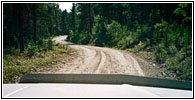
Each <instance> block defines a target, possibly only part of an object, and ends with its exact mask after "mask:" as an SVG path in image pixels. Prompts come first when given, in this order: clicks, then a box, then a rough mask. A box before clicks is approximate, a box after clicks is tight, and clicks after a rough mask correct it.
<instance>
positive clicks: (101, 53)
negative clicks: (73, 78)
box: [53, 36, 145, 76]
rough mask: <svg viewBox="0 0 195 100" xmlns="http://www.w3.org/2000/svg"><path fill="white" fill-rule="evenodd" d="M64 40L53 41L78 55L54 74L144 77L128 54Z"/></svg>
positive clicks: (54, 39)
mask: <svg viewBox="0 0 195 100" xmlns="http://www.w3.org/2000/svg"><path fill="white" fill-rule="evenodd" d="M66 38H67V36H59V37H55V38H53V41H55V42H56V43H60V44H65V45H69V46H70V47H71V48H73V49H75V50H77V51H78V55H77V57H76V58H75V59H74V60H72V61H71V62H68V63H66V64H63V65H60V66H61V67H60V69H59V70H58V71H56V73H85V74H101V73H104V74H129V75H137V76H145V75H144V73H143V71H142V69H141V68H140V66H139V64H138V62H137V60H136V59H134V57H132V56H131V55H130V54H129V53H125V52H121V51H119V50H115V49H111V48H103V47H95V46H87V45H75V44H72V43H69V42H66V41H65V40H66ZM70 44H72V45H70Z"/></svg>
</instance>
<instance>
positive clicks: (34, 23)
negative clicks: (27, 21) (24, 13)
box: [33, 4, 37, 45]
mask: <svg viewBox="0 0 195 100" xmlns="http://www.w3.org/2000/svg"><path fill="white" fill-rule="evenodd" d="M36 27H37V15H36V4H33V28H34V29H33V31H34V38H33V40H34V44H35V45H36V41H37V34H36V32H37V29H36Z"/></svg>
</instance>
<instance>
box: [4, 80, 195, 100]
mask: <svg viewBox="0 0 195 100" xmlns="http://www.w3.org/2000/svg"><path fill="white" fill-rule="evenodd" d="M107 97H108V98H117V97H119V98H131V97H132V98H147V97H149V98H151V97H154V98H164V97H165V98H166V97H173V98H177V97H178V98H181V97H185V98H192V91H191V90H180V89H169V88H157V87H145V86H134V85H129V84H122V85H111V84H70V83H66V84H63V83H57V84H56V83H55V84H54V83H53V84H47V83H44V84H3V98H107Z"/></svg>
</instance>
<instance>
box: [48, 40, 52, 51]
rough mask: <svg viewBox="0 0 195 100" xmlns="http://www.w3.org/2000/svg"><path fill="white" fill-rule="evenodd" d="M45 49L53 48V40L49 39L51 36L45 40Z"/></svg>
mask: <svg viewBox="0 0 195 100" xmlns="http://www.w3.org/2000/svg"><path fill="white" fill-rule="evenodd" d="M47 49H48V50H52V49H53V41H52V40H51V38H49V40H48V41H47Z"/></svg>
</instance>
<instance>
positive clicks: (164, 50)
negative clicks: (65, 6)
mask: <svg viewBox="0 0 195 100" xmlns="http://www.w3.org/2000/svg"><path fill="white" fill-rule="evenodd" d="M71 23H72V26H71V28H70V31H69V37H68V39H69V40H70V41H72V42H75V43H77V44H90V45H96V46H106V47H115V48H120V49H128V48H134V49H133V50H134V52H135V51H141V50H142V51H147V52H152V53H153V56H154V58H155V61H156V62H157V63H158V64H160V65H161V66H162V67H166V68H167V69H168V70H172V71H173V72H174V73H177V75H178V76H179V77H181V79H184V80H191V77H192V74H191V71H192V70H191V69H192V4H190V3H181V4H177V3H170V4H169V3H160V4H158V3H155V4H154V3H153V4H149V3H148V4H144V3H137V4H136V3H131V4H127V3H121V4H120V3H103V4H102V3H99V4H94V3H91V4H90V3H85V4H84V3H76V4H73V6H72V11H71Z"/></svg>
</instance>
